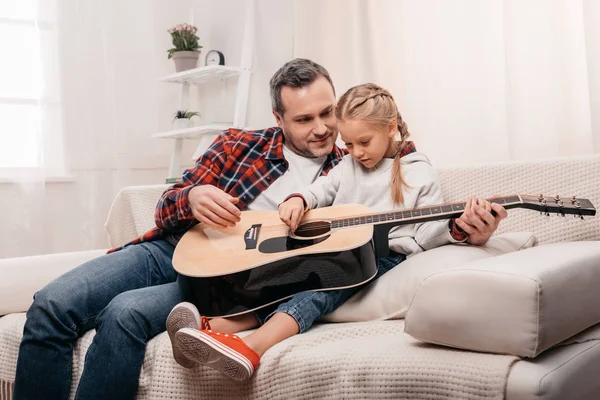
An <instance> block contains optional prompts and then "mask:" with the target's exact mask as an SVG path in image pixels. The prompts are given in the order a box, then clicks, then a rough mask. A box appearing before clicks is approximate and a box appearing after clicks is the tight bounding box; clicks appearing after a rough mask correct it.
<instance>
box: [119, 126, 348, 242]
mask: <svg viewBox="0 0 600 400" xmlns="http://www.w3.org/2000/svg"><path fill="white" fill-rule="evenodd" d="M345 154H346V152H345V151H344V150H342V149H340V148H338V147H337V146H334V147H333V151H332V152H331V153H330V154H329V155H328V156H327V159H326V160H325V163H324V164H323V169H322V171H321V175H326V174H327V172H329V170H331V168H333V167H335V166H336V165H337V164H338V163H339V162H340V161H341V160H342V157H343V156H344V155H345ZM287 168H288V163H287V161H286V160H285V158H284V157H283V135H282V132H281V129H280V128H269V129H264V130H256V131H243V130H239V129H228V130H226V131H224V132H222V133H221V134H220V135H219V137H218V138H217V139H216V140H215V141H214V142H213V143H212V145H211V146H210V147H209V148H208V150H207V151H206V153H204V155H202V156H201V157H200V158H199V159H198V160H197V161H196V165H194V167H193V168H190V169H188V170H186V171H185V172H184V173H183V176H182V178H183V179H182V182H181V183H177V184H175V185H173V186H171V187H170V188H168V189H167V190H166V191H165V192H164V193H163V195H162V196H161V198H160V200H159V201H158V204H157V206H156V210H155V211H154V220H155V222H156V227H155V228H152V229H151V230H149V231H148V232H146V233H144V234H143V235H142V236H140V237H138V238H137V239H134V240H133V241H131V242H129V243H127V244H126V245H125V246H129V245H132V244H139V243H143V242H149V241H152V240H156V239H161V238H164V237H165V236H166V235H169V234H173V233H184V232H186V231H187V230H188V229H190V228H191V227H192V226H194V225H196V224H197V223H198V220H196V218H195V217H194V215H193V214H192V210H191V208H190V203H189V200H188V194H189V192H190V190H192V188H193V187H194V186H197V185H214V186H216V187H218V188H219V189H221V190H223V191H225V192H226V193H227V194H229V195H231V196H233V197H238V198H239V202H238V203H237V207H238V208H239V209H240V210H242V211H243V210H245V209H246V208H247V207H248V204H250V203H251V202H252V201H253V200H254V199H255V198H256V197H257V196H258V195H259V194H261V193H262V192H263V191H264V190H265V189H266V188H267V187H269V185H270V184H271V183H273V182H275V180H276V179H277V178H279V177H280V176H281V175H283V173H284V172H285V171H287ZM125 246H122V247H120V248H117V249H112V250H110V251H109V253H111V252H113V251H117V250H120V249H122V248H123V247H125Z"/></svg>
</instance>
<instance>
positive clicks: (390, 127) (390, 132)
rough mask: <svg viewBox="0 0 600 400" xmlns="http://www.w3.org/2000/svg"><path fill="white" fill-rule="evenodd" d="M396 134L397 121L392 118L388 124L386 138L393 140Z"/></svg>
mask: <svg viewBox="0 0 600 400" xmlns="http://www.w3.org/2000/svg"><path fill="white" fill-rule="evenodd" d="M397 134H398V121H396V118H392V119H391V120H390V123H389V124H388V137H389V138H390V139H393V138H394V137H396V135H397Z"/></svg>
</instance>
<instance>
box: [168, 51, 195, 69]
mask: <svg viewBox="0 0 600 400" xmlns="http://www.w3.org/2000/svg"><path fill="white" fill-rule="evenodd" d="M199 57H200V52H199V51H176V52H175V53H173V61H175V72H181V71H187V70H188V69H194V68H196V67H197V66H198V58H199Z"/></svg>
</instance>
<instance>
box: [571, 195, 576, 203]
mask: <svg viewBox="0 0 600 400" xmlns="http://www.w3.org/2000/svg"><path fill="white" fill-rule="evenodd" d="M576 201H577V197H575V196H573V197H571V203H573V204H575V202H576Z"/></svg>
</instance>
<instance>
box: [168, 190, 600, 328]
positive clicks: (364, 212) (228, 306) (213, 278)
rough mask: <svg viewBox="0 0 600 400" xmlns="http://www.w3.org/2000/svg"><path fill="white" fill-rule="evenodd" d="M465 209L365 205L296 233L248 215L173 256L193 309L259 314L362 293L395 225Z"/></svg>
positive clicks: (567, 210)
mask: <svg viewBox="0 0 600 400" xmlns="http://www.w3.org/2000/svg"><path fill="white" fill-rule="evenodd" d="M489 201H490V202H492V203H498V204H501V205H502V206H504V208H506V209H511V208H525V209H530V210H535V211H538V212H540V213H541V214H544V215H549V214H550V213H557V214H558V215H562V216H566V215H569V214H571V215H575V216H576V217H578V218H581V219H583V218H584V216H592V215H595V214H596V209H595V208H594V206H593V205H592V203H591V202H590V201H589V200H587V199H581V198H575V197H572V198H569V199H561V198H560V197H558V196H556V197H544V196H543V195H540V196H528V195H512V196H505V197H494V198H491V199H489ZM465 205H466V203H451V204H443V205H438V206H431V207H422V208H416V209H412V210H394V211H389V212H378V213H371V212H370V211H369V209H368V208H367V207H366V206H364V205H360V204H351V205H342V206H333V207H324V208H317V209H314V210H310V211H308V212H307V213H306V214H305V216H304V218H303V219H302V222H301V224H300V225H299V227H298V229H296V231H295V232H290V230H289V228H288V227H287V225H285V224H284V223H283V222H281V220H280V219H279V213H278V212H277V211H244V212H242V213H241V221H240V222H238V223H237V224H236V226H235V227H232V228H226V229H222V230H219V229H213V228H210V227H206V226H203V225H202V224H197V225H195V226H194V227H193V228H191V229H190V230H189V231H188V232H186V233H185V235H183V237H182V238H181V240H180V241H179V243H178V245H177V247H176V249H175V253H174V255H173V266H174V268H175V270H176V271H177V272H178V273H179V274H181V275H184V276H187V277H190V278H195V279H188V281H189V282H190V283H191V285H192V293H193V295H194V297H195V299H194V300H195V303H196V305H197V306H198V308H199V310H200V312H201V314H202V315H205V316H207V317H217V316H233V315H238V314H243V313H246V312H250V311H254V310H257V309H259V308H262V307H267V306H271V305H275V304H276V303H278V302H280V301H282V300H285V299H286V298H289V297H291V296H293V295H294V294H296V293H299V292H302V291H307V290H312V291H318V290H337V289H346V288H351V287H355V286H358V285H362V284H364V283H366V282H368V281H369V280H371V279H372V278H373V277H375V275H376V273H377V263H376V257H382V256H385V255H387V254H388V252H389V248H388V235H389V231H390V229H391V228H393V227H395V226H398V225H406V224H414V223H419V222H428V221H435V220H442V219H448V218H455V217H459V216H460V215H461V214H462V213H463V211H464V207H465Z"/></svg>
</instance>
